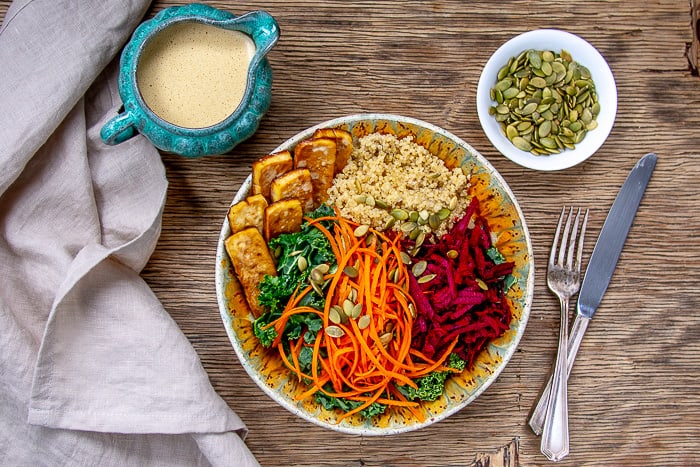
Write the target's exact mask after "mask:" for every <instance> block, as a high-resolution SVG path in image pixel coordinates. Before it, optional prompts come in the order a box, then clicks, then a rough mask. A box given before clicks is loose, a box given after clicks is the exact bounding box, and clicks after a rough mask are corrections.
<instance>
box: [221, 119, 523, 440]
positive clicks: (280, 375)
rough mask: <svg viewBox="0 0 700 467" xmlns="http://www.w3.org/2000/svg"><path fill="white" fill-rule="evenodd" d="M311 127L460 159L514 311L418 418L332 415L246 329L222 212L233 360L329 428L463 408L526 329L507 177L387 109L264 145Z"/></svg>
mask: <svg viewBox="0 0 700 467" xmlns="http://www.w3.org/2000/svg"><path fill="white" fill-rule="evenodd" d="M317 128H342V129H344V130H347V131H349V132H351V133H352V135H353V138H354V139H355V140H356V141H357V139H358V138H360V137H362V136H364V135H367V134H370V133H374V132H381V133H391V134H394V135H396V136H398V137H403V136H407V135H412V136H413V137H414V140H415V141H416V142H417V143H419V144H421V145H423V146H425V147H426V148H428V149H429V150H430V151H431V152H432V153H433V154H435V155H437V156H439V157H440V158H441V159H442V160H444V161H445V163H446V164H447V165H448V166H449V167H457V166H461V167H464V168H465V169H466V170H467V173H470V174H471V188H470V195H471V196H476V197H477V198H478V199H479V201H480V203H481V210H482V214H484V215H485V216H486V217H487V218H488V220H489V223H490V226H491V229H492V231H493V232H494V233H496V234H497V236H498V237H497V241H496V245H497V247H498V248H499V250H500V251H501V252H502V253H503V255H504V256H505V257H506V258H507V259H508V260H510V261H514V262H515V268H514V272H513V274H514V276H515V278H516V279H517V282H516V284H515V285H514V286H513V287H512V288H511V289H510V291H509V292H508V300H509V302H510V303H511V305H512V311H513V319H512V322H511V324H510V329H509V330H508V331H506V332H505V333H504V335H503V336H501V337H500V338H499V339H497V340H495V341H493V342H491V343H490V344H489V345H488V347H487V348H486V349H485V350H484V351H482V352H481V354H479V356H478V357H477V359H476V362H475V364H474V367H473V368H472V369H471V370H465V371H464V372H462V373H461V374H458V375H454V376H452V377H451V378H449V379H448V382H447V384H446V391H445V394H444V395H443V396H442V397H440V398H439V399H438V400H436V401H434V402H424V403H423V404H422V410H424V412H425V414H426V418H425V420H424V421H420V420H418V419H417V418H416V417H415V416H414V415H413V414H411V412H410V411H408V410H405V409H391V410H387V412H386V413H385V414H383V415H381V416H378V417H374V418H373V419H372V420H365V419H364V418H362V417H360V416H354V417H348V418H345V419H344V420H342V421H341V422H338V415H339V412H335V411H329V410H326V409H324V408H323V407H322V406H320V405H318V404H316V403H315V402H314V401H313V400H306V401H301V402H299V401H296V400H295V396H296V395H299V394H301V393H302V392H303V391H304V389H305V387H304V385H303V383H299V382H298V381H297V380H296V379H294V378H291V377H290V376H289V372H288V371H287V369H286V368H285V366H284V364H283V363H282V361H281V359H280V358H279V356H278V354H277V353H276V352H271V351H268V350H267V349H265V348H263V347H262V346H261V345H260V344H259V342H258V339H257V338H256V337H255V336H254V335H253V329H252V322H253V316H252V314H251V313H250V311H249V309H248V306H247V305H246V302H245V298H244V296H243V294H242V290H241V288H240V284H239V283H238V281H237V280H236V278H235V275H234V273H233V269H232V266H231V263H230V260H229V258H228V255H227V254H226V250H225V248H224V240H225V239H226V238H227V237H228V236H229V235H230V234H231V229H230V226H229V224H228V220H227V219H225V220H224V223H223V226H222V228H221V233H220V236H219V242H218V248H217V252H216V290H217V296H218V303H219V309H220V313H221V319H222V320H223V324H224V326H225V328H226V332H227V333H228V336H229V339H230V340H231V344H232V345H233V348H234V350H235V352H236V355H237V356H238V359H239V360H240V362H241V364H242V365H243V367H244V368H245V370H246V371H247V372H248V374H249V375H250V377H251V378H252V379H253V381H255V383H257V384H258V386H260V388H261V389H262V390H263V391H264V392H265V393H266V394H267V395H268V396H270V397H271V398H272V399H274V400H275V401H277V402H278V403H279V404H280V405H282V406H283V407H285V408H286V409H288V410H289V411H290V412H292V413H294V414H296V415H298V416H299V417H301V418H303V419H306V420H308V421H310V422H312V423H315V424H318V425H320V426H323V427H326V428H329V429H331V430H335V431H339V432H344V433H350V434H361V435H369V436H376V435H391V434H397V433H402V432H407V431H412V430H417V429H419V428H422V427H425V426H428V425H431V424H433V423H435V422H438V421H440V420H442V419H444V418H446V417H448V416H450V415H452V414H454V413H455V412H457V411H459V410H460V409H462V408H464V407H466V406H467V405H468V404H469V403H470V402H472V401H473V400H474V399H476V398H477V397H478V396H479V395H480V394H481V393H482V392H483V391H485V390H486V388H487V387H489V385H491V383H493V382H494V381H495V380H496V378H497V377H498V375H499V374H500V373H501V371H503V369H504V368H505V366H506V364H507V363H508V361H509V359H510V358H511V356H512V355H513V353H514V352H515V349H516V347H517V346H518V343H519V342H520V339H521V337H522V335H523V333H524V331H525V326H526V324H527V320H528V316H529V314H530V307H531V302H532V295H533V287H534V263H533V257H532V246H531V243H530V237H529V235H528V230H527V227H526V225H525V220H524V219H523V215H522V212H521V210H520V207H519V206H518V203H517V201H516V200H515V197H514V196H513V193H512V192H511V190H510V188H509V187H508V185H507V184H506V182H505V181H504V180H503V178H502V177H501V176H500V175H499V173H498V172H497V171H496V170H495V169H494V168H493V167H492V166H491V164H490V163H489V162H488V161H487V160H486V159H485V158H484V157H483V156H481V155H480V154H479V153H478V152H477V151H476V150H474V148H472V147H471V146H470V145H468V144H467V143H465V142H464V141H462V140H461V139H459V138H457V137H456V136H454V135H452V134H450V133H448V132H447V131H445V130H443V129H441V128H438V127H436V126H434V125H431V124H429V123H425V122H422V121H420V120H416V119H412V118H406V117H401V116H396V115H386V114H359V115H352V116H347V117H342V118H338V119H335V120H330V121H327V122H324V123H321V124H319V125H316V126H314V127H312V128H309V129H307V130H304V131H302V132H301V133H299V134H297V135H296V136H294V137H292V138H290V139H289V140H287V141H285V142H284V143H283V144H282V145H280V146H279V147H277V148H276V149H274V150H272V151H270V152H278V151H282V150H285V149H290V150H291V149H292V148H293V147H294V146H295V145H296V144H297V143H298V142H299V141H302V140H304V139H307V138H310V137H311V136H312V135H313V133H314V130H316V129H317ZM250 188H251V177H248V178H247V179H246V181H245V182H244V183H243V185H242V186H241V188H240V190H239V191H238V193H237V194H236V196H235V198H234V199H233V202H232V203H236V202H238V201H240V200H243V199H244V198H245V197H246V196H247V195H248V192H249V190H250ZM224 214H225V213H224ZM224 218H226V216H225V215H224Z"/></svg>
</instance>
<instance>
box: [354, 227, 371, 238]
mask: <svg viewBox="0 0 700 467" xmlns="http://www.w3.org/2000/svg"><path fill="white" fill-rule="evenodd" d="M368 231H369V225H367V224H362V225H359V226H357V227H356V228H355V230H354V231H353V234H354V235H355V236H356V237H364V236H365V234H366V233H367V232H368Z"/></svg>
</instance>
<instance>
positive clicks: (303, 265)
mask: <svg viewBox="0 0 700 467" xmlns="http://www.w3.org/2000/svg"><path fill="white" fill-rule="evenodd" d="M297 267H298V268H299V270H300V271H301V272H304V271H306V268H308V267H309V262H308V261H307V260H306V258H304V257H303V256H299V259H298V260H297Z"/></svg>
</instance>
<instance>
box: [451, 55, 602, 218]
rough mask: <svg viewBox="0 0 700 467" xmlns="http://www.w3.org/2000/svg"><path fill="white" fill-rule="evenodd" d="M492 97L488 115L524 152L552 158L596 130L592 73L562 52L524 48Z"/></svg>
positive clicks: (506, 69) (503, 72) (500, 75)
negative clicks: (493, 102) (546, 155)
mask: <svg viewBox="0 0 700 467" xmlns="http://www.w3.org/2000/svg"><path fill="white" fill-rule="evenodd" d="M490 94H491V97H492V101H495V102H496V104H494V105H493V106H491V108H490V109H489V114H490V115H492V116H493V117H494V118H495V119H496V121H498V122H499V123H500V126H501V129H502V131H503V133H504V134H505V136H506V137H507V138H508V140H510V141H511V143H513V145H514V146H515V147H517V148H518V149H520V150H522V151H526V152H531V153H533V154H537V155H544V154H556V153H558V152H561V151H563V150H564V149H566V148H573V147H574V145H575V144H578V143H580V142H581V140H582V139H583V137H585V134H586V131H590V130H592V129H595V128H596V126H597V122H596V118H597V116H598V114H599V113H600V103H599V102H598V95H597V93H596V88H595V84H594V82H593V80H592V79H591V75H590V70H588V69H587V68H586V67H585V66H583V65H581V64H579V63H577V62H575V61H574V60H573V58H572V57H571V54H570V53H569V52H567V51H566V50H562V51H561V52H560V53H555V52H553V51H551V50H543V51H539V50H524V51H523V52H521V53H520V54H519V55H518V56H517V57H511V58H510V60H509V61H508V63H507V64H505V65H504V66H503V67H501V69H500V70H499V72H498V79H497V82H496V84H495V85H494V86H493V88H492V89H491V92H490ZM582 131H583V133H582ZM560 136H566V137H567V138H568V140H567V139H563V140H562V139H560ZM545 138H549V139H545ZM542 139H545V141H544V143H543V142H542ZM451 209H452V210H453V209H454V208H451Z"/></svg>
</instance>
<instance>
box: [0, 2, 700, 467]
mask: <svg viewBox="0 0 700 467" xmlns="http://www.w3.org/2000/svg"><path fill="white" fill-rule="evenodd" d="M182 3H184V2H182ZM207 3H209V4H211V5H212V6H215V7H219V8H223V9H227V10H230V11H231V12H233V13H235V14H240V13H244V12H247V11H251V10H255V9H265V10H267V11H268V12H270V13H271V14H272V15H274V16H275V17H276V19H277V20H278V22H279V25H280V28H281V31H282V36H281V39H280V41H279V43H278V44H277V46H276V47H275V48H274V49H273V50H272V52H271V53H270V55H269V60H270V62H271V64H272V67H273V70H274V83H273V101H272V106H271V108H270V111H269V112H268V114H267V116H266V117H265V118H264V120H263V121H262V124H261V126H260V129H259V131H258V132H257V133H256V134H255V135H254V136H253V137H252V138H251V139H249V140H248V141H246V142H244V143H243V144H241V145H239V146H238V147H236V148H235V149H234V150H233V151H232V152H231V153H230V154H228V155H223V156H211V157H207V158H203V159H198V160H188V159H184V158H182V157H178V156H175V155H171V154H164V155H163V161H164V164H165V167H166V171H167V176H168V179H169V183H170V185H169V189H168V199H167V204H166V206H165V211H164V216H163V228H162V234H161V237H160V241H159V243H158V247H157V249H156V251H155V253H154V254H153V257H152V259H151V261H150V262H149V264H148V265H147V267H146V269H145V270H144V271H143V276H144V277H145V279H146V280H147V281H148V283H149V284H150V285H151V287H152V288H153V290H154V291H155V293H156V294H157V296H158V297H159V298H160V299H161V300H162V302H163V304H164V306H165V307H166V309H167V310H168V311H169V312H170V314H171V315H172V317H173V318H174V319H175V320H176V321H177V323H178V324H179V325H180V327H181V328H182V330H183V332H184V333H185V335H186V336H187V337H188V338H189V340H190V342H191V343H192V345H193V346H194V348H195V349H196V350H197V352H198V353H199V355H200V357H201V360H202V364H203V365H204V367H205V368H206V370H207V372H208V374H209V376H210V379H211V382H212V384H213V386H214V388H215V389H216V390H217V391H218V393H219V394H220V395H221V396H222V397H223V398H224V399H225V400H226V401H227V402H228V403H229V405H230V406H231V408H233V410H235V411H236V413H238V415H239V416H240V417H241V418H242V419H243V421H244V422H245V423H246V424H247V425H248V427H249V429H250V434H249V436H248V438H247V443H248V446H249V447H250V449H251V450H252V451H253V453H254V454H255V456H256V457H257V459H258V460H259V461H260V463H261V464H262V465H263V466H282V465H293V466H348V467H349V466H353V467H361V466H386V467H388V466H464V465H469V463H470V462H471V461H472V460H473V459H474V456H475V454H476V453H479V452H488V451H492V450H495V449H497V448H498V447H500V446H504V445H506V444H508V443H509V442H510V441H511V440H512V439H513V438H515V437H517V438H519V450H520V452H519V461H520V465H522V466H533V465H544V464H547V461H546V459H545V458H544V456H542V455H541V454H540V452H539V438H537V437H535V436H534V435H533V434H532V432H531V431H530V430H529V428H528V427H527V416H528V413H529V411H530V408H531V406H532V404H533V403H534V401H535V398H536V397H537V395H538V392H539V390H540V387H541V385H542V384H543V383H544V382H545V379H546V377H547V373H548V371H549V368H550V366H551V363H552V361H553V358H554V354H555V351H556V344H557V334H558V331H557V330H558V314H559V310H558V303H557V301H556V299H555V297H554V296H553V295H551V293H550V292H549V291H548V290H547V288H546V285H545V281H544V271H545V266H546V256H547V254H548V249H549V244H550V242H551V238H552V235H553V231H554V225H555V222H556V220H557V217H558V214H559V211H560V209H561V206H562V205H563V204H565V203H566V204H574V205H577V206H583V207H589V208H590V209H591V218H590V223H589V235H588V237H587V242H586V257H588V256H589V255H590V251H591V250H592V248H593V245H594V243H595V239H596V237H597V234H598V233H599V231H600V228H601V226H602V224H603V221H604V220H605V216H606V214H607V212H608V210H609V208H610V206H611V204H612V201H613V199H614V198H615V195H616V193H617V190H618V189H619V187H620V186H621V184H622V182H623V181H624V179H625V177H626V176H627V173H628V172H629V170H630V169H631V168H632V166H633V165H634V163H635V162H636V161H637V159H638V158H639V157H640V156H642V155H643V154H645V153H646V152H650V151H654V152H656V153H657V154H658V155H659V162H658V165H657V168H656V171H655V173H654V175H653V177H652V179H651V183H650V185H649V188H648V190H647V193H646V195H645V197H644V199H643V201H642V205H641V207H640V210H639V212H638V214H637V217H636V219H635V222H634V225H633V227H632V229H631V231H630V234H629V237H628V239H627V242H626V245H625V248H624V250H623V252H622V255H621V257H620V260H619V263H618V267H617V270H616V272H615V275H614V277H613V280H612V283H611V284H610V287H609V289H608V292H607V295H606V296H605V298H604V300H603V303H602V305H601V307H600V308H599V310H598V313H597V315H596V317H595V319H594V320H593V322H592V323H591V325H590V327H589V329H588V333H587V335H586V337H585V338H584V340H583V344H582V346H581V350H580V352H579V356H578V359H577V362H576V365H575V366H574V369H573V373H572V375H571V379H570V383H569V407H570V430H571V454H570V456H569V457H568V458H567V459H566V460H564V461H563V462H560V465H570V466H597V465H601V464H602V465H629V466H639V465H668V464H673V465H681V466H685V465H687V466H690V465H697V464H700V454H699V453H698V450H697V446H698V439H697V437H698V434H699V433H700V430H699V429H698V427H700V339H698V335H700V313H699V312H698V309H699V308H700V303H699V300H698V293H697V284H698V277H700V259H699V258H700V235H699V234H698V232H699V231H700V209H699V208H698V204H700V188H699V187H700V130H699V128H700V78H698V77H697V76H693V75H692V74H691V71H690V67H689V62H688V57H687V53H686V51H687V45H688V44H691V43H693V27H691V11H690V10H691V4H694V5H696V6H697V3H696V2H695V3H691V4H689V2H687V1H681V0H659V1H655V2H647V3H645V4H644V6H643V7H640V4H639V2H633V1H631V0H618V1H614V2H608V1H588V2H564V3H562V2H558V1H546V0H545V1H530V0H504V1H500V2H460V1H448V0H435V1H398V2H391V1H369V0H368V1H300V0H297V1H282V0H271V1H265V2H258V3H256V2H249V1H237V2H224V1H220V2H214V1H210V2H207ZM8 4H9V2H7V1H3V2H0V13H4V9H5V8H6V7H7V5H8ZM176 4H181V2H173V1H155V2H154V3H153V6H152V8H151V10H150V11H149V13H148V15H147V16H148V17H151V16H152V15H154V14H155V13H156V12H157V11H160V10H161V9H162V8H164V7H167V6H171V5H176ZM694 25H695V27H697V23H694ZM544 27H553V28H561V29H566V30H569V31H571V32H573V33H576V34H579V35H581V36H582V37H584V38H585V39H586V40H588V41H589V42H591V43H592V44H593V45H594V46H596V47H597V48H598V50H599V51H600V52H601V53H602V54H603V56H604V57H605V58H606V59H607V60H608V62H609V63H610V66H611V68H612V71H613V73H614V75H615V78H616V81H617V86H618V95H619V106H618V115H617V120H616V123H615V126H614V128H613V131H612V133H611V135H610V137H609V139H608V140H607V142H606V143H605V145H604V146H603V147H602V148H601V149H600V150H599V151H598V153H597V154H595V155H594V156H593V157H592V158H591V159H589V160H588V161H587V162H585V163H583V164H581V165H579V166H577V167H574V168H571V169H567V170H566V171H563V172H556V173H540V172H534V171H531V170H528V169H524V168H521V167H519V166H516V165H515V164H513V163H511V162H510V161H508V160H506V159H505V158H504V157H502V156H501V155H500V154H499V153H498V152H497V151H496V150H495V149H494V148H493V147H492V146H491V144H490V143H489V141H488V140H487V139H486V137H485V135H484V133H483V132H482V130H481V128H480V126H479V122H478V118H477V115H476V109H475V92H476V85H477V81H478V79H479V74H480V72H481V68H482V67H483V65H484V64H485V62H486V60H487V59H488V57H489V55H490V54H491V53H492V52H493V51H495V50H496V48H498V46H500V45H501V44H502V43H503V42H504V41H506V40H507V39H509V38H510V37H512V36H514V35H516V34H518V33H521V32H524V31H527V30H531V29H536V28H544ZM366 111H378V112H387V113H397V114H402V115H406V116H411V117H416V118H420V119H422V120H425V121H428V122H431V123H434V124H437V125H439V126H442V127H444V128H445V129H447V130H448V131H450V132H453V133H455V134H457V135H458V136H460V137H462V138H463V139H465V140H466V141H468V142H469V143H470V144H471V145H472V146H474V147H475V148H476V149H477V150H479V151H480V152H481V153H482V154H483V155H484V156H485V157H486V158H488V159H489V160H490V161H491V163H492V164H493V165H494V166H495V167H496V168H497V169H498V170H499V171H500V173H501V174H502V175H503V177H504V178H505V179H506V181H507V182H508V184H509V185H510V187H511V188H512V190H513V191H514V193H515V195H516V197H517V199H518V200H519V202H520V205H521V207H522V210H523V212H524V215H525V219H526V221H527V224H528V227H529V229H530V234H531V237H532V242H533V247H534V253H535V262H536V271H537V273H536V290H535V296H534V306H533V310H532V314H531V318H530V322H529V323H528V326H527V330H526V332H525V336H524V338H523V340H522V341H521V344H520V346H519V349H518V351H517V353H516V354H515V355H514V357H513V359H512V360H511V362H510V363H509V364H508V366H507V367H506V369H505V370H504V372H503V373H502V374H501V376H500V378H499V379H498V380H497V381H496V382H495V384H493V385H492V386H491V387H490V388H489V389H488V390H487V391H486V392H485V393H484V394H483V395H482V396H480V397H479V398H478V399H477V400H476V401H475V402H474V403H472V404H471V405H469V406H468V407H466V408H465V409H464V410H462V411H461V412H459V413H457V414H455V415H453V416H452V417H450V418H448V419H447V420H445V421H443V422H440V423H438V424H436V425H433V426H431V427H428V428H425V429H423V430H420V431H418V432H414V433H406V434H401V435H397V436H392V437H381V438H374V437H355V436H348V435H343V434H338V433H335V432H332V431H329V430H325V429H322V428H319V427H317V426H315V425H312V424H309V423H308V422H305V421H303V420H301V419H299V418H296V417H295V416H293V415H292V414H290V413H289V412H287V411H286V410H285V409H283V408H281V407H280V406H278V405H276V404H275V403H274V402H273V401H272V400H270V399H269V398H268V397H267V396H266V395H265V394H264V393H263V392H262V391H261V390H260V389H258V387H257V386H256V385H255V384H254V383H253V382H252V380H250V379H249V378H248V376H247V375H246V373H245V371H244V370H243V368H242V366H241V365H240V363H239V362H238V360H237V359H236V356H235V354H234V352H233V350H232V348H231V345H230V344H229V342H228V339H227V336H226V333H225V330H224V329H223V326H222V324H221V321H220V318H219V311H218V308H217V302H216V294H215V286H214V255H215V251H216V241H217V237H218V233H219V229H220V227H221V224H222V222H223V220H224V217H225V215H226V210H227V208H228V205H229V203H230V201H231V199H232V198H233V196H234V194H235V192H236V190H237V189H238V187H240V185H241V183H242V182H243V180H244V179H245V177H246V176H247V175H248V174H249V171H250V166H251V163H252V161H253V160H255V159H256V158H258V157H260V156H262V155H264V154H266V153H268V152H270V151H271V150H272V149H274V148H275V147H276V146H277V145H278V144H280V143H281V142H283V141H284V140H285V139H287V138H288V137H290V136H292V135H294V134H295V133H297V132H298V131H300V130H303V129H304V128H306V127H308V126H310V125H313V124H316V123H318V122H321V121H324V120H327V119H330V118H334V117H338V116H341V115H345V114H353V113H358V112H366Z"/></svg>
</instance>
